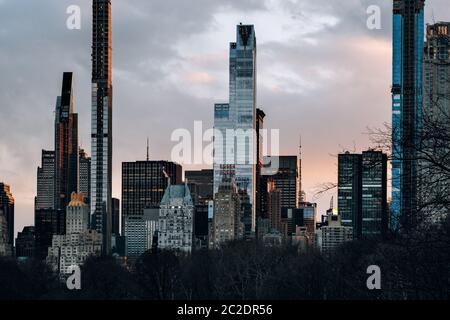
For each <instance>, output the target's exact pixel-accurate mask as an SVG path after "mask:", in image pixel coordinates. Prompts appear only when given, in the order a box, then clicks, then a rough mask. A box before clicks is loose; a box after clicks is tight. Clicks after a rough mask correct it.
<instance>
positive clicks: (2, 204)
mask: <svg viewBox="0 0 450 320" xmlns="http://www.w3.org/2000/svg"><path fill="white" fill-rule="evenodd" d="M0 210H1V211H3V215H4V217H5V220H6V229H7V231H8V234H7V237H6V239H7V242H8V244H9V245H10V246H11V247H12V246H13V245H14V198H13V195H12V193H11V189H10V187H9V185H7V184H5V183H3V182H0Z"/></svg>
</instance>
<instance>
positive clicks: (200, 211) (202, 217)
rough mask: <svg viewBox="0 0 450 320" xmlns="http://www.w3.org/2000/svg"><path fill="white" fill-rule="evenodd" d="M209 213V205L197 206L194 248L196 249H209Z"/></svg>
mask: <svg viewBox="0 0 450 320" xmlns="http://www.w3.org/2000/svg"><path fill="white" fill-rule="evenodd" d="M208 213H209V208H208V205H207V204H199V205H196V206H195V217H194V247H195V248H196V249H208V229H209V228H208V222H209V221H208V220H209V219H208Z"/></svg>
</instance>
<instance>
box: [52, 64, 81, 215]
mask: <svg viewBox="0 0 450 320" xmlns="http://www.w3.org/2000/svg"><path fill="white" fill-rule="evenodd" d="M73 109H74V108H73V74H72V72H64V74H63V82H62V89H61V96H59V97H58V98H57V102H56V112H55V206H54V208H55V209H56V210H61V211H63V212H65V211H66V206H67V204H68V203H69V201H70V195H71V194H72V192H78V170H79V169H78V114H76V113H74V112H73Z"/></svg>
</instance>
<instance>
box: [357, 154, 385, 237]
mask: <svg viewBox="0 0 450 320" xmlns="http://www.w3.org/2000/svg"><path fill="white" fill-rule="evenodd" d="M361 202H362V203H361V233H362V237H363V238H371V237H378V236H380V235H385V234H386V232H387V227H388V220H389V217H388V208H387V155H386V154H385V153H383V152H381V151H374V150H368V151H364V152H363V153H362V192H361Z"/></svg>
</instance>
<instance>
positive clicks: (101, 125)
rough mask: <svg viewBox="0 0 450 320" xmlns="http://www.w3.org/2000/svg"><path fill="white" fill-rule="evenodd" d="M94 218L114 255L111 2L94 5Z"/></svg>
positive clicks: (105, 247) (104, 0)
mask: <svg viewBox="0 0 450 320" xmlns="http://www.w3.org/2000/svg"><path fill="white" fill-rule="evenodd" d="M92 17H93V27H92V118H91V121H92V123H91V150H92V151H91V157H92V167H91V196H90V197H91V199H90V200H91V201H90V203H91V214H92V216H93V217H92V219H93V225H94V227H95V230H97V231H98V232H99V233H101V234H103V250H104V252H103V253H104V254H109V253H110V252H111V228H112V221H111V219H112V217H111V216H112V203H111V202H112V153H113V152H112V104H113V103H112V96H113V92H112V90H113V89H112V22H111V17H112V16H111V0H93V4H92Z"/></svg>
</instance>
